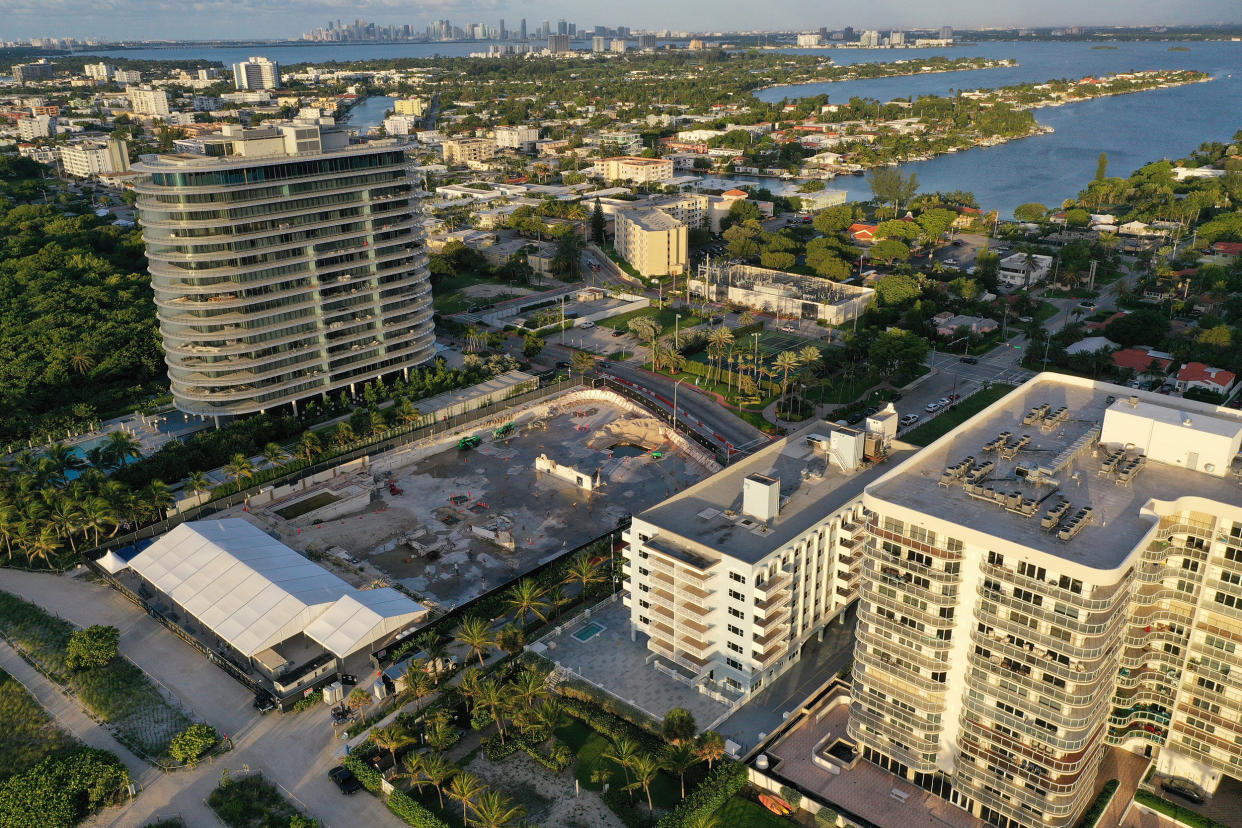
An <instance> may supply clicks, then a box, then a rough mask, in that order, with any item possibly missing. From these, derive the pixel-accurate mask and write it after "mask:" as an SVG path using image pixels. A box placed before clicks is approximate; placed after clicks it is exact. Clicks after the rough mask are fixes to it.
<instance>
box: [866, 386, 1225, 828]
mask: <svg viewBox="0 0 1242 828" xmlns="http://www.w3.org/2000/svg"><path fill="white" fill-rule="evenodd" d="M1240 450H1242V412H1238V411H1234V410H1231V409H1226V408H1217V407H1216V406H1212V405H1208V404H1205V403H1198V402H1192V401H1189V400H1180V399H1176V398H1170V397H1167V396H1162V395H1159V394H1153V393H1145V392H1134V391H1131V390H1129V389H1126V388H1121V387H1119V386H1115V385H1109V384H1106V383H1099V382H1093V381H1091V380H1087V379H1081V378H1077V377H1068V376H1062V375H1057V374H1041V375H1039V376H1037V377H1035V378H1034V379H1033V380H1031V381H1030V382H1028V383H1026V384H1025V385H1023V386H1022V387H1020V388H1019V389H1017V390H1016V391H1014V392H1013V393H1011V394H1009V395H1008V396H1007V397H1005V398H1004V399H1002V400H1001V401H999V402H997V403H995V404H993V405H992V406H991V407H989V408H987V409H986V410H984V411H983V412H981V413H980V414H978V415H976V416H975V417H973V418H971V419H970V420H969V421H967V422H966V423H964V424H962V425H960V426H958V427H957V428H956V429H954V430H953V431H951V432H950V433H949V434H947V435H945V436H944V437H942V438H940V439H939V440H937V441H936V442H934V443H932V444H931V445H930V446H928V447H927V448H926V449H924V450H923V451H921V452H919V453H918V454H917V455H916V456H915V457H913V458H911V459H909V460H907V461H906V462H904V463H902V464H901V465H899V466H897V467H896V468H893V469H892V470H891V471H889V472H888V473H887V474H886V475H885V476H884V477H882V478H880V479H879V480H878V481H876V482H874V483H872V484H871V485H869V486H868V487H867V488H866V491H865V493H864V495H863V500H862V505H863V507H864V509H865V510H866V512H867V515H868V520H867V525H866V536H867V540H866V544H865V546H864V556H865V561H864V563H863V568H862V588H861V595H860V603H859V611H858V633H857V636H858V637H857V644H856V649H855V658H854V688H853V702H852V709H851V715H850V723H849V732H850V736H851V737H852V738H853V739H855V740H856V741H857V742H858V743H859V746H860V751H861V753H862V755H863V757H864V758H865V759H867V760H870V761H872V762H874V763H876V764H879V765H880V766H882V767H885V768H888V769H890V770H891V771H892V772H894V773H896V774H898V775H900V776H902V777H904V778H906V779H908V780H910V781H912V782H914V783H915V784H917V785H920V786H922V787H923V788H925V789H927V790H930V791H932V792H933V793H936V794H938V795H940V796H943V797H944V798H945V799H948V800H950V801H951V802H953V803H955V804H957V805H958V806H959V807H961V808H963V809H965V810H968V811H970V812H971V813H973V814H974V815H975V816H977V817H979V818H981V819H983V820H984V821H986V822H988V823H990V824H992V825H997V826H1002V827H1003V828H1048V827H1049V826H1056V827H1057V828H1060V827H1061V826H1074V825H1075V824H1076V823H1077V822H1078V820H1079V818H1080V817H1081V815H1082V813H1083V811H1084V810H1085V809H1086V808H1087V807H1088V806H1089V805H1090V803H1091V801H1092V799H1093V798H1094V796H1095V791H1096V790H1098V788H1099V785H1100V784H1101V783H1102V781H1103V780H1101V779H1098V778H1097V777H1098V775H1099V769H1100V767H1101V762H1102V760H1103V757H1104V755H1105V752H1106V751H1108V750H1127V751H1132V752H1134V753H1137V754H1140V755H1147V756H1156V757H1157V759H1156V766H1157V769H1158V770H1159V771H1161V772H1162V773H1167V774H1170V775H1175V776H1180V777H1185V778H1189V779H1191V780H1193V781H1194V782H1196V783H1198V784H1200V785H1202V786H1203V787H1204V788H1206V789H1207V790H1208V791H1209V792H1210V791H1212V790H1214V789H1215V788H1216V786H1217V785H1218V784H1219V782H1220V779H1221V777H1222V775H1227V776H1232V777H1234V778H1238V777H1240V776H1242V723H1240V722H1242V460H1240V458H1239V451H1240Z"/></svg>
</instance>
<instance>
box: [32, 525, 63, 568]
mask: <svg viewBox="0 0 1242 828" xmlns="http://www.w3.org/2000/svg"><path fill="white" fill-rule="evenodd" d="M23 545H24V546H25V551H26V559H27V560H28V561H29V562H30V563H32V564H33V563H34V562H35V558H40V559H42V561H43V562H44V563H45V564H47V565H49V566H51V563H52V556H53V555H55V554H56V553H57V552H59V551H60V540H59V539H57V537H56V530H55V529H53V528H52V527H51V526H44V527H43V529H42V530H40V531H39V532H38V534H35V533H34V532H33V530H32V531H31V533H30V534H28V535H27V536H26V538H25V541H24V543H23Z"/></svg>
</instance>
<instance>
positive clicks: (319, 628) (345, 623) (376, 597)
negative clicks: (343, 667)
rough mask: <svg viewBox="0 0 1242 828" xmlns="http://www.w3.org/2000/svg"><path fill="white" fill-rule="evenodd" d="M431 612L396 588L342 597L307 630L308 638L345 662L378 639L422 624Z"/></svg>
mask: <svg viewBox="0 0 1242 828" xmlns="http://www.w3.org/2000/svg"><path fill="white" fill-rule="evenodd" d="M426 614H427V611H426V610H425V609H424V608H423V607H422V605H421V604H418V603H415V602H414V601H411V600H410V599H409V598H407V597H406V596H404V595H402V594H401V593H400V592H398V591H397V590H395V589H393V588H392V587H381V588H380V589H367V590H355V591H353V592H351V593H349V594H348V595H343V596H341V598H340V599H338V600H337V601H336V603H334V604H332V606H330V607H328V609H327V611H326V612H324V614H323V615H321V616H319V617H318V618H316V619H315V620H314V621H312V622H311V623H310V624H308V625H307V627H306V635H307V636H308V637H309V638H311V639H312V640H314V641H317V642H319V643H320V644H322V645H323V646H324V649H326V650H329V651H330V652H332V653H334V654H335V655H337V656H339V657H341V658H345V657H346V656H348V655H349V654H350V653H353V652H356V651H357V650H358V649H360V648H361V647H363V646H365V645H367V644H370V643H371V642H372V641H375V640H376V639H377V638H379V637H381V636H383V635H386V634H387V633H390V632H392V631H393V630H397V629H400V628H401V627H404V626H405V625H406V624H408V623H410V622H411V621H416V620H418V619H419V618H420V617H421V616H424V615H426Z"/></svg>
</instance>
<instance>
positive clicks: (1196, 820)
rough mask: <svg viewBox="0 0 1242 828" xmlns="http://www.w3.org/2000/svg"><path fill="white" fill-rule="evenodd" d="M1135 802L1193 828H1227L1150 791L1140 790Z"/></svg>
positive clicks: (1137, 792) (1136, 794)
mask: <svg viewBox="0 0 1242 828" xmlns="http://www.w3.org/2000/svg"><path fill="white" fill-rule="evenodd" d="M1134 801H1135V802H1137V803H1139V804H1140V805H1145V806H1147V807H1148V808H1151V809H1152V810H1153V811H1159V812H1160V813H1162V814H1165V815H1167V816H1171V817H1173V819H1175V820H1177V821H1178V822H1181V823H1184V824H1186V825H1189V826H1191V828H1225V825H1224V824H1223V823H1220V822H1217V821H1216V820H1214V819H1212V818H1210V817H1206V816H1204V815H1202V814H1200V813H1197V812H1195V811H1192V810H1190V809H1189V808H1183V807H1182V806H1181V805H1175V804H1173V803H1172V802H1170V801H1168V800H1167V799H1162V798H1160V797H1158V796H1156V795H1155V794H1154V793H1151V792H1150V791H1144V790H1142V789H1140V790H1138V791H1136V792H1135V794H1134Z"/></svg>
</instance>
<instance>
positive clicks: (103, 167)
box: [60, 138, 129, 178]
mask: <svg viewBox="0 0 1242 828" xmlns="http://www.w3.org/2000/svg"><path fill="white" fill-rule="evenodd" d="M60 163H61V164H62V165H63V166H64V168H65V173H66V174H68V175H72V176H74V177H75V178H91V177H93V176H96V175H101V174H104V175H106V174H108V173H119V172H125V171H126V170H128V169H129V146H128V145H127V144H126V142H125V141H121V140H118V139H116V138H109V139H108V140H106V141H77V142H75V143H72V144H65V145H63V146H61V147H60Z"/></svg>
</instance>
